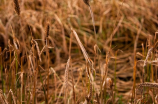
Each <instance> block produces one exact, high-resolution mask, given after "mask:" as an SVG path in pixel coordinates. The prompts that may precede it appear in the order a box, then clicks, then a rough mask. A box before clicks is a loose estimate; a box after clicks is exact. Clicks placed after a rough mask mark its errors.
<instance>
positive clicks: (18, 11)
mask: <svg viewBox="0 0 158 104" xmlns="http://www.w3.org/2000/svg"><path fill="white" fill-rule="evenodd" d="M14 9H15V11H16V13H17V14H18V15H20V6H19V1H18V0H14Z"/></svg>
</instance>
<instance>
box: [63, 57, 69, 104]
mask: <svg viewBox="0 0 158 104" xmlns="http://www.w3.org/2000/svg"><path fill="white" fill-rule="evenodd" d="M70 59H71V58H70V57H69V59H68V60H67V64H66V69H65V80H64V87H65V104H67V90H68V83H69V81H68V77H69V65H70Z"/></svg>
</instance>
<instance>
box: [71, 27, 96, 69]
mask: <svg viewBox="0 0 158 104" xmlns="http://www.w3.org/2000/svg"><path fill="white" fill-rule="evenodd" d="M71 30H72V32H73V34H74V36H75V38H76V40H77V42H78V44H79V46H80V48H81V51H82V53H83V55H84V58H85V60H86V61H88V63H89V65H90V67H91V69H92V70H93V71H94V72H95V69H94V67H93V61H92V60H91V59H90V57H89V55H88V53H87V52H86V50H85V48H84V46H83V44H82V43H81V41H80V39H79V37H78V35H77V33H76V31H75V30H73V29H71Z"/></svg>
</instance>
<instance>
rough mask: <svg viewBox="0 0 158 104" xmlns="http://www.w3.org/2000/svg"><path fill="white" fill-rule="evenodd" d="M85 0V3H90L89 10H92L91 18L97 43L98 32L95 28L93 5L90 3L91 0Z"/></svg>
mask: <svg viewBox="0 0 158 104" xmlns="http://www.w3.org/2000/svg"><path fill="white" fill-rule="evenodd" d="M83 1H84V3H85V4H86V5H88V7H89V11H90V14H91V18H92V23H93V28H94V35H95V42H96V44H97V33H96V29H95V21H94V15H93V12H92V9H91V6H90V4H89V0H83Z"/></svg>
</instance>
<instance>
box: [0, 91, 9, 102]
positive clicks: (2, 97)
mask: <svg viewBox="0 0 158 104" xmlns="http://www.w3.org/2000/svg"><path fill="white" fill-rule="evenodd" d="M0 102H1V104H9V103H8V102H7V100H6V98H5V96H4V95H3V91H2V90H0Z"/></svg>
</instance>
